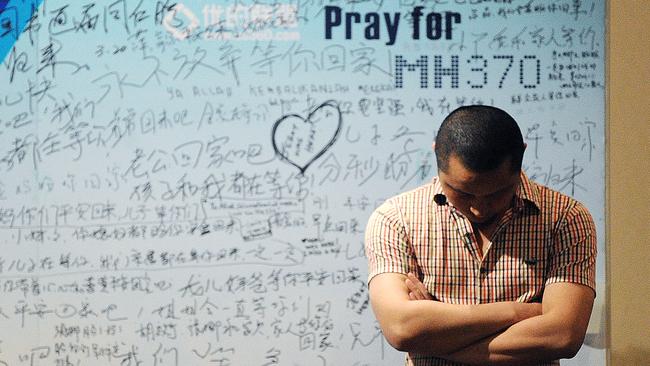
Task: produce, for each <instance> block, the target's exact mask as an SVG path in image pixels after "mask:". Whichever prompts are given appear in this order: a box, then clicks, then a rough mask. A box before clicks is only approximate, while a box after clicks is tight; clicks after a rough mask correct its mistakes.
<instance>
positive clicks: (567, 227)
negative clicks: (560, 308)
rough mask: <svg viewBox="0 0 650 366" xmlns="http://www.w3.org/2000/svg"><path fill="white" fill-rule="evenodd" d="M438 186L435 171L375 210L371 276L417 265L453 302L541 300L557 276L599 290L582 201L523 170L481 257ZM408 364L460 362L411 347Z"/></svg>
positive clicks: (592, 235)
mask: <svg viewBox="0 0 650 366" xmlns="http://www.w3.org/2000/svg"><path fill="white" fill-rule="evenodd" d="M436 194H442V188H441V186H440V182H439V181H438V179H437V178H434V179H433V181H432V182H431V183H429V184H426V185H424V186H421V187H419V188H416V189H414V190H412V191H409V192H405V193H402V194H400V195H398V196H396V197H393V198H391V199H389V200H387V201H386V202H385V203H384V204H382V205H381V206H380V207H378V208H377V209H376V210H375V212H374V213H373V214H372V216H371V217H370V220H369V222H368V227H367V229H366V242H365V250H366V255H367V257H368V265H369V276H368V283H370V281H371V280H372V278H373V277H374V276H376V275H377V274H380V273H386V272H397V273H404V274H406V273H408V272H413V273H415V274H416V275H417V276H418V277H419V278H420V279H422V282H423V283H424V285H425V286H426V287H427V289H428V290H429V292H430V293H431V295H432V296H433V297H434V298H435V299H437V300H438V301H442V302H445V303H452V304H480V303H491V302H499V301H519V302H532V301H539V300H541V298H542V295H543V293H544V286H545V285H548V284H551V283H555V282H574V283H579V284H583V285H586V286H589V287H591V288H592V289H594V291H595V260H596V229H595V226H594V223H593V219H592V218H591V215H590V214H589V212H588V211H587V209H586V208H585V207H584V206H583V205H582V204H580V203H579V202H578V201H576V200H574V199H572V198H570V197H568V196H565V195H563V194H561V193H558V192H555V191H553V190H551V189H549V188H547V187H545V186H542V185H538V184H536V183H534V182H532V181H530V180H529V179H528V178H527V177H526V175H525V174H524V173H523V172H522V173H521V184H520V186H519V188H518V189H517V191H516V193H515V198H514V202H513V205H512V207H511V208H510V209H508V210H507V211H506V213H505V214H504V216H503V217H502V218H501V220H500V222H499V223H498V225H497V228H496V230H495V232H494V234H493V236H492V238H491V241H492V244H491V246H490V248H489V249H488V250H487V252H486V253H485V255H484V256H483V257H482V256H481V252H480V248H479V247H478V243H477V242H476V240H475V239H474V233H473V230H472V224H471V223H470V221H469V220H468V219H467V218H465V217H464V216H463V215H462V214H461V213H460V212H459V211H457V210H456V209H455V208H454V207H453V206H452V205H451V203H449V204H445V205H438V204H436V203H435V202H434V200H433V197H434V195H436ZM558 364H559V362H557V361H555V362H553V363H550V364H548V365H558ZM406 365H409V366H411V365H412V366H451V365H459V364H458V363H454V362H450V361H446V360H443V359H439V358H436V357H425V356H422V355H417V354H408V355H407V357H406Z"/></svg>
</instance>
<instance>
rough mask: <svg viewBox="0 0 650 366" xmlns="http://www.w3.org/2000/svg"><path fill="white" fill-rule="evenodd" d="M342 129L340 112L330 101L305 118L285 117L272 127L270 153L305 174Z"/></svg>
mask: <svg viewBox="0 0 650 366" xmlns="http://www.w3.org/2000/svg"><path fill="white" fill-rule="evenodd" d="M342 125H343V118H342V116H341V109H340V108H339V106H338V104H337V103H336V102H335V101H333V100H328V101H326V102H325V103H323V104H321V105H319V106H318V107H316V108H314V109H313V110H312V111H311V112H310V113H309V115H307V118H303V117H302V116H300V115H297V114H288V115H286V116H283V117H282V118H280V119H279V120H277V121H275V124H274V125H273V130H272V131H271V141H272V143H273V150H275V154H276V155H277V156H278V157H279V158H280V159H282V160H284V161H286V162H287V163H289V164H291V165H293V166H295V167H296V168H298V170H300V173H304V172H305V171H306V170H307V168H308V167H309V166H310V165H311V164H312V163H313V162H314V161H316V159H318V158H320V157H321V156H322V155H323V154H325V152H326V151H327V150H328V149H329V148H330V147H331V146H332V145H333V144H334V143H335V142H336V140H337V139H338V137H339V134H340V133H341V127H342Z"/></svg>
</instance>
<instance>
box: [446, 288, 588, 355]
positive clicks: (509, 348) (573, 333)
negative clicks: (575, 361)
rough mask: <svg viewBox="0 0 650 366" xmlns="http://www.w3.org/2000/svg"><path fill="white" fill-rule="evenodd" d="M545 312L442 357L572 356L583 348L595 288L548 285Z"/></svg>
mask: <svg viewBox="0 0 650 366" xmlns="http://www.w3.org/2000/svg"><path fill="white" fill-rule="evenodd" d="M543 304H544V305H543V307H544V314H542V315H539V316H535V317H531V318H529V319H526V320H522V321H521V322H518V323H516V324H514V325H512V326H511V327H509V328H508V329H507V330H505V331H503V332H501V333H498V334H495V335H492V336H490V337H487V338H485V339H482V340H480V341H478V342H476V343H475V344H472V345H470V346H468V347H466V348H464V349H461V350H459V351H457V352H454V353H451V354H449V355H446V356H443V358H447V359H449V360H452V361H457V362H462V363H466V364H470V365H524V364H535V363H540V362H548V361H552V360H556V359H560V358H571V357H573V356H575V354H576V353H577V352H578V350H579V349H580V347H581V345H582V342H583V340H584V336H585V332H586V329H587V324H588V323H589V317H590V314H591V308H592V305H593V291H592V290H591V289H590V288H588V287H586V286H582V285H577V284H570V283H566V284H553V285H550V286H548V287H547V288H546V290H545V299H544V303H543Z"/></svg>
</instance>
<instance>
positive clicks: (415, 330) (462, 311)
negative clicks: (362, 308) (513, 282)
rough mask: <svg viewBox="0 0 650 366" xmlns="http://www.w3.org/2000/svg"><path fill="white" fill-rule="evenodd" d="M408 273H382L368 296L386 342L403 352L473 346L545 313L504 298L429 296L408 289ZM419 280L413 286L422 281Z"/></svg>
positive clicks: (447, 350) (437, 351)
mask: <svg viewBox="0 0 650 366" xmlns="http://www.w3.org/2000/svg"><path fill="white" fill-rule="evenodd" d="M406 278H407V277H406V276H404V275H402V274H398V273H384V274H381V275H378V276H376V277H375V278H373V280H372V281H371V283H370V300H371V304H372V307H373V310H374V312H375V316H376V317H377V320H378V321H379V325H380V326H381V329H382V331H383V333H384V336H385V337H386V339H387V340H388V342H389V343H390V344H391V345H392V346H393V347H395V348H397V349H398V350H401V351H405V352H413V353H421V354H427V355H443V354H449V353H451V352H454V351H456V350H458V349H461V348H464V347H467V346H469V345H470V344H472V343H475V342H477V341H479V340H480V339H482V338H485V337H487V336H489V335H492V334H495V333H497V332H499V331H502V330H504V329H506V328H507V327H509V326H510V325H512V324H514V323H516V322H518V321H521V320H523V319H527V318H530V317H532V316H535V315H538V314H541V306H540V304H522V303H516V302H501V303H491V304H479V305H459V304H447V303H442V302H438V301H432V300H425V301H411V300H413V299H430V298H431V296H430V295H429V294H428V292H427V291H426V289H424V288H422V291H417V290H415V287H414V289H413V290H411V289H409V288H408V287H407V282H406V281H405V280H406ZM418 282H419V281H417V280H416V279H415V278H413V280H412V281H410V284H409V285H413V284H414V283H417V285H418V286H419V285H420V284H421V283H418Z"/></svg>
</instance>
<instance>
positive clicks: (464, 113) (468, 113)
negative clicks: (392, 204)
mask: <svg viewBox="0 0 650 366" xmlns="http://www.w3.org/2000/svg"><path fill="white" fill-rule="evenodd" d="M524 149H525V145H524V140H523V137H522V135H521V130H520V129H519V126H518V125H517V122H516V121H515V120H514V118H512V117H511V116H510V115H509V114H508V113H506V112H505V111H503V110H501V109H499V108H496V107H491V106H485V105H471V106H463V107H460V108H458V109H456V110H454V111H453V112H451V113H450V114H449V115H448V116H447V117H445V119H444V120H443V121H442V125H441V126H440V129H439V130H438V133H437V135H436V147H435V151H436V161H437V163H438V169H440V170H442V171H444V172H446V171H447V168H448V167H449V158H450V157H451V156H456V157H457V158H459V159H460V161H461V162H462V163H463V165H464V166H465V167H466V168H467V169H469V170H471V171H474V172H479V173H480V172H486V171H490V170H494V169H496V168H498V167H499V166H500V165H501V164H502V163H503V162H504V161H505V159H508V158H509V159H510V162H511V168H512V170H513V171H519V170H521V162H522V159H523V156H524Z"/></svg>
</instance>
